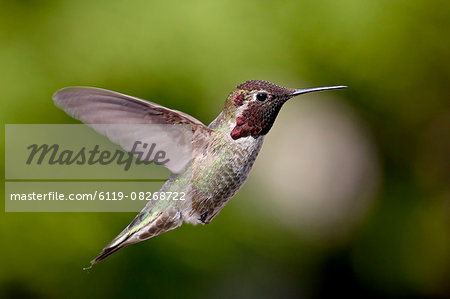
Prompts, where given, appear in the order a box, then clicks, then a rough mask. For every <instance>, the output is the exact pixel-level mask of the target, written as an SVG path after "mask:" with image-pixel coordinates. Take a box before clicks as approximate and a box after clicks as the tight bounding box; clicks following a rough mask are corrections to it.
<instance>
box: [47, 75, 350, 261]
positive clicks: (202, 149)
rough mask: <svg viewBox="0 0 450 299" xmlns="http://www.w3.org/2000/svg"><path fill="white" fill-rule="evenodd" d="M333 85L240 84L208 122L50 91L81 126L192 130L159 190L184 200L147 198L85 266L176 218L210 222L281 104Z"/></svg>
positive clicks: (133, 101)
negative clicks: (177, 168)
mask: <svg viewBox="0 0 450 299" xmlns="http://www.w3.org/2000/svg"><path fill="white" fill-rule="evenodd" d="M341 88H346V86H330V87H318V88H307V89H291V88H285V87H281V86H278V85H275V84H273V83H270V82H266V81H260V80H251V81H247V82H244V83H242V84H240V85H238V86H237V87H236V88H235V89H234V90H233V91H231V93H230V94H229V95H228V97H227V99H226V101H225V105H224V108H223V110H222V112H221V113H220V114H219V116H217V118H216V119H215V120H214V121H213V122H211V123H210V124H209V126H205V125H204V124H203V123H201V122H200V121H199V120H197V119H195V118H194V117H192V116H190V115H188V114H185V113H183V112H180V111H176V110H171V109H168V108H166V107H163V106H160V105H157V104H154V103H151V102H148V101H144V100H141V99H138V98H135V97H131V96H128V95H124V94H120V93H117V92H113V91H109V90H105V89H99V88H92V87H67V88H63V89H61V90H59V91H57V92H56V93H55V94H54V96H53V99H54V101H55V104H56V105H57V106H58V107H60V108H61V109H63V110H64V111H66V112H67V113H68V114H69V115H71V116H72V117H74V118H76V119H79V120H81V121H82V122H84V123H87V124H182V125H189V127H190V128H191V130H192V134H193V135H192V160H191V164H190V166H189V167H188V169H186V170H184V171H183V172H180V173H174V171H172V172H173V173H172V174H171V175H170V177H169V178H168V179H167V181H166V182H165V183H164V185H163V186H162V187H161V189H160V190H159V192H184V193H185V194H186V198H187V199H189V200H187V201H173V200H167V201H153V200H152V201H149V202H148V203H147V204H146V206H145V207H144V208H143V209H142V210H141V211H140V212H139V214H138V215H137V216H136V217H135V218H134V220H133V221H132V222H131V223H130V224H129V225H128V226H127V227H126V228H125V229H124V230H123V231H122V232H121V233H120V234H119V235H118V236H117V237H116V238H115V239H114V240H112V242H111V243H109V244H108V245H107V246H106V247H105V248H104V249H103V251H102V252H101V253H100V255H99V256H98V257H96V258H95V259H94V260H92V261H91V265H93V264H96V263H98V262H100V261H101V260H103V259H105V258H106V257H108V256H110V255H111V254H113V253H114V252H116V251H118V250H119V249H121V248H123V247H125V246H127V245H130V244H134V243H137V242H140V241H143V240H146V239H149V238H152V237H154V236H157V235H159V234H162V233H164V232H166V231H169V230H172V229H175V228H177V227H179V226H181V225H182V224H183V222H187V223H191V224H194V225H195V224H199V223H202V224H207V223H209V222H211V220H212V219H213V218H214V217H215V216H216V215H217V214H218V213H219V212H220V211H221V210H222V208H223V207H224V206H225V204H226V203H227V202H228V201H229V200H230V198H231V197H233V196H234V195H235V194H236V193H237V191H238V190H239V189H240V188H241V187H242V185H243V184H244V182H245V181H246V180H247V177H248V174H249V172H250V169H251V167H252V166H253V163H254V162H255V159H256V156H257V155H258V153H259V151H260V149H261V146H262V144H263V141H264V137H265V135H266V134H267V133H268V132H269V130H270V128H271V127H272V125H273V123H274V121H275V118H276V117H277V115H278V112H279V111H280V109H281V107H282V106H283V104H284V103H286V101H287V100H289V99H291V98H293V97H296V96H298V95H301V94H305V93H309V92H316V91H324V90H331V89H341ZM128 133H131V132H128ZM118 134H126V132H125V133H124V132H122V133H118ZM145 134H151V132H146V133H145ZM159 137H161V138H170V136H159ZM124 148H126V147H124ZM168 168H169V170H171V169H170V167H168Z"/></svg>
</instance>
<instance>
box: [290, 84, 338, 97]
mask: <svg viewBox="0 0 450 299" xmlns="http://www.w3.org/2000/svg"><path fill="white" fill-rule="evenodd" d="M342 88H347V86H344V85H339V86H327V87H315V88H304V89H296V90H295V92H294V93H291V94H290V95H289V96H290V97H295V96H298V95H301V94H304V93H309V92H316V91H324V90H333V89H342Z"/></svg>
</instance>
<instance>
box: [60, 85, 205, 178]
mask: <svg viewBox="0 0 450 299" xmlns="http://www.w3.org/2000/svg"><path fill="white" fill-rule="evenodd" d="M53 100H54V101H55V104H56V106H58V107H59V108H61V109H63V110H64V111H65V112H67V113H68V114H69V115H71V116H72V117H74V118H76V119H78V120H81V121H82V122H84V123H86V124H88V125H90V126H91V127H93V128H94V129H95V130H96V131H97V132H99V133H101V134H104V135H106V136H107V137H108V138H109V139H110V140H111V141H112V142H114V143H117V144H119V145H120V146H122V147H123V148H124V149H125V150H127V151H131V150H132V149H133V146H135V142H136V141H141V142H142V144H143V143H147V144H153V143H155V144H157V145H158V147H159V148H160V149H161V148H162V149H163V150H164V151H165V152H166V153H173V154H172V155H168V156H170V157H171V159H169V162H168V163H166V164H164V166H166V167H167V168H168V169H169V170H170V171H171V172H172V173H180V172H182V171H183V169H185V166H186V165H187V164H188V163H189V162H190V161H191V159H192V148H191V146H192V135H193V134H194V133H199V131H202V132H203V133H205V134H204V135H208V134H207V133H208V132H209V131H210V130H211V129H209V128H207V127H206V126H205V125H204V124H203V123H202V122H200V121H199V120H197V119H195V118H194V117H192V116H190V115H188V114H186V113H183V112H180V111H177V110H172V109H169V108H166V107H163V106H160V105H158V104H155V103H152V102H148V101H144V100H141V99H138V98H135V97H132V96H128V95H125V94H121V93H118V92H114V91H110V90H106V89H101V88H94V87H66V88H63V89H60V90H58V91H57V92H56V93H55V94H54V95H53ZM149 124H152V125H153V126H145V125H149ZM157 125H161V126H157ZM164 125H165V126H164ZM167 125H177V126H167ZM185 133H188V134H185ZM189 134H190V135H189ZM195 135H197V136H198V135H203V134H195ZM148 150H149V149H147V151H148ZM145 151H146V150H142V152H144V154H143V155H142V157H145V156H146V155H145Z"/></svg>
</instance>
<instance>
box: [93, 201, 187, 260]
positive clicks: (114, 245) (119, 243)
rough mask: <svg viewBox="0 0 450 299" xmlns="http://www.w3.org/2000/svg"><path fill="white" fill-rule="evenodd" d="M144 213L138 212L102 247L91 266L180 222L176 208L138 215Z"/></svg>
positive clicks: (174, 226) (179, 215) (178, 224)
mask: <svg viewBox="0 0 450 299" xmlns="http://www.w3.org/2000/svg"><path fill="white" fill-rule="evenodd" d="M144 213H145V212H141V213H139V214H138V215H137V216H136V218H135V219H134V220H133V221H132V222H131V223H130V225H129V226H127V227H126V228H125V229H124V230H123V231H122V232H121V233H120V234H119V235H118V236H117V237H116V238H114V240H112V242H111V243H109V244H108V245H107V246H106V247H105V248H103V251H102V252H101V253H100V255H99V256H97V257H96V258H95V259H93V260H92V261H91V266H92V265H95V264H97V263H98V262H100V261H102V260H104V259H105V258H107V257H108V256H110V255H111V254H113V253H115V252H116V251H119V250H120V249H122V248H124V247H126V246H128V245H130V244H134V243H137V242H140V241H143V240H146V239H150V238H152V237H154V236H157V235H159V234H161V233H163V232H166V231H168V230H172V229H174V228H176V227H178V226H180V225H181V224H182V220H181V213H180V212H179V211H178V210H176V209H167V210H165V211H164V212H157V213H153V214H150V216H149V217H147V218H144V220H141V217H140V216H141V215H143V214H144ZM145 214H147V213H145ZM145 214H144V215H145ZM147 215H148V214H147Z"/></svg>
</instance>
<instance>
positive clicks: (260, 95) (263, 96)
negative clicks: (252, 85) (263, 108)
mask: <svg viewBox="0 0 450 299" xmlns="http://www.w3.org/2000/svg"><path fill="white" fill-rule="evenodd" d="M256 99H257V100H258V101H260V102H264V101H265V100H267V93H265V92H260V93H258V94H257V95H256Z"/></svg>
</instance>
